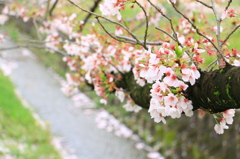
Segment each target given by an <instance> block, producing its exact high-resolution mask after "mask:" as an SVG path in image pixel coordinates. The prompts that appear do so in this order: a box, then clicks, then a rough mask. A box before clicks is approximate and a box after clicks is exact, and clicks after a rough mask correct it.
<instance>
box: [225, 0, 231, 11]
mask: <svg viewBox="0 0 240 159" xmlns="http://www.w3.org/2000/svg"><path fill="white" fill-rule="evenodd" d="M231 3H232V0H229V1H228V4H227V6H226V8H225V10H228V8H229V7H230V5H231Z"/></svg>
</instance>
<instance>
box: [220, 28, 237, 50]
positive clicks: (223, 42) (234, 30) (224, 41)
mask: <svg viewBox="0 0 240 159" xmlns="http://www.w3.org/2000/svg"><path fill="white" fill-rule="evenodd" d="M239 27H240V24H239V25H238V26H236V27H235V28H234V29H233V30H232V31H231V33H230V34H229V35H228V36H227V37H226V38H225V39H224V40H223V41H222V44H221V45H224V44H225V43H226V42H227V40H228V39H229V38H230V37H231V36H232V35H233V33H235V32H236V31H237V30H238V28H239Z"/></svg>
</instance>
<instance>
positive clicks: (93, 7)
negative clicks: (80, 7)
mask: <svg viewBox="0 0 240 159" xmlns="http://www.w3.org/2000/svg"><path fill="white" fill-rule="evenodd" d="M101 1H102V0H95V1H94V4H93V6H92V7H91V9H90V11H91V12H95V11H96V9H97V7H98V5H99V3H100V2H101ZM91 15H92V14H91V13H88V14H87V16H86V17H85V18H84V20H83V24H82V25H81V26H80V30H79V31H82V29H83V28H84V25H85V24H86V23H87V21H88V19H89V18H90V17H91Z"/></svg>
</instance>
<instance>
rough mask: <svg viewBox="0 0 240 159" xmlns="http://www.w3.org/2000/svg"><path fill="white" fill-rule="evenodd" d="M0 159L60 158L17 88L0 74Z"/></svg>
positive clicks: (45, 131) (47, 134)
mask: <svg viewBox="0 0 240 159" xmlns="http://www.w3.org/2000/svg"><path fill="white" fill-rule="evenodd" d="M0 81H1V82H0V158H5V157H7V155H10V156H13V157H14V158H25V159H26V158H29V159H30V158H31V159H39V158H48V159H59V158H60V156H59V154H58V152H57V151H56V150H55V149H54V147H53V146H52V145H51V144H50V141H51V135H50V133H49V132H48V131H47V130H43V129H42V128H41V127H40V125H39V124H38V123H37V122H36V121H35V119H34V118H33V117H32V115H31V112H30V111H29V110H28V109H27V108H25V107H24V106H23V105H22V104H21V102H20V100H19V99H18V98H17V96H16V95H15V93H14V86H13V85H12V84H11V82H10V81H9V79H8V78H7V77H5V76H3V75H2V72H0Z"/></svg>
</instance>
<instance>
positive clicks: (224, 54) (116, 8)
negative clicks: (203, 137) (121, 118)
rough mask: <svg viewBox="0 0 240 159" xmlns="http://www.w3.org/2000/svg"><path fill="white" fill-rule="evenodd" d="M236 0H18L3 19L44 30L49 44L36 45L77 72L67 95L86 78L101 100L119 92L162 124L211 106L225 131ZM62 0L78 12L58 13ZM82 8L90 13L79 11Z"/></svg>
mask: <svg viewBox="0 0 240 159" xmlns="http://www.w3.org/2000/svg"><path fill="white" fill-rule="evenodd" d="M46 2H47V3H46ZM186 3H187V5H186ZM235 4H238V5H239V2H233V1H232V0H208V1H200V0H103V1H102V2H101V1H100V0H96V1H94V4H93V6H92V7H91V9H86V7H84V6H81V4H78V3H77V2H74V1H73V0H68V1H64V2H61V3H60V2H58V0H56V1H55V2H54V3H53V4H52V5H51V4H50V1H36V2H35V1H33V2H32V4H29V3H28V4H27V5H23V4H22V5H21V4H19V3H18V2H17V1H16V2H15V1H13V2H12V3H8V4H6V5H5V7H4V9H3V11H2V15H1V17H2V18H0V19H1V21H0V24H4V23H5V21H6V20H7V19H8V16H15V17H19V18H22V19H23V21H25V22H28V21H32V22H33V24H34V26H35V27H36V28H37V30H38V33H39V37H41V36H42V35H44V37H45V39H44V40H43V41H41V44H42V43H43V44H44V45H41V46H39V45H37V46H36V47H43V48H44V47H45V48H46V49H48V50H50V51H51V52H53V53H54V52H58V53H61V54H63V55H64V56H65V57H64V58H63V60H64V61H66V63H67V64H68V66H69V68H70V70H71V72H69V73H67V74H66V80H67V83H65V84H64V86H63V87H62V90H63V91H64V92H65V93H66V94H68V95H74V94H77V93H78V87H79V86H80V85H81V84H82V83H84V84H86V85H88V86H90V87H92V88H93V89H94V91H95V92H96V94H97V95H98V96H100V97H101V101H100V102H101V103H103V104H106V103H107V99H108V96H109V95H110V94H113V93H114V94H115V95H116V96H117V97H118V98H119V100H120V101H121V102H125V104H124V106H123V107H124V108H125V109H126V110H128V111H134V112H138V111H139V110H141V109H142V108H145V109H148V112H149V114H150V117H151V118H153V120H154V121H155V122H157V123H158V122H163V123H164V124H165V123H167V121H166V117H171V118H180V117H181V116H183V115H185V116H188V117H191V116H192V115H193V113H194V111H195V110H198V111H200V112H201V113H211V114H212V115H213V117H214V119H215V121H216V125H215V127H214V129H215V131H216V132H217V133H219V134H222V133H223V132H224V129H228V126H227V124H232V123H233V116H234V114H235V110H234V109H238V108H239V107H240V98H239V92H238V91H239V88H240V82H239V79H240V67H239V66H240V62H239V57H240V53H239V51H238V48H237V47H233V46H232V45H231V43H230V41H231V39H234V35H235V33H236V32H237V30H238V28H239V27H240V24H239V18H238V17H239V11H238V10H237V8H236V7H235ZM57 5H70V6H71V7H73V6H75V7H74V11H76V10H77V9H78V10H79V12H75V13H71V14H69V13H68V14H67V13H64V12H62V13H58V14H56V15H54V9H56V6H57ZM33 6H38V7H33ZM97 8H99V10H97ZM56 10H57V9H56ZM56 12H57V11H56ZM83 12H86V13H87V16H86V17H85V18H84V20H82V19H79V17H80V16H81V14H82V13H83ZM90 16H94V17H95V21H91V22H90V21H89V17H90ZM85 31H87V33H86V32H85ZM42 37H43V36H42ZM3 40H4V35H2V34H1V35H0V42H2V41H3ZM35 42H36V41H35ZM232 42H233V40H232ZM39 43H40V42H39ZM18 47H32V45H24V46H18ZM4 49H5V48H4Z"/></svg>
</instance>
